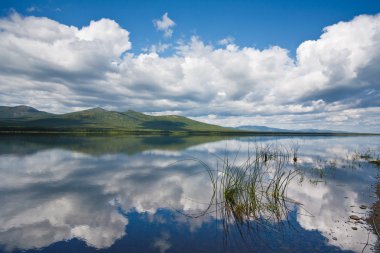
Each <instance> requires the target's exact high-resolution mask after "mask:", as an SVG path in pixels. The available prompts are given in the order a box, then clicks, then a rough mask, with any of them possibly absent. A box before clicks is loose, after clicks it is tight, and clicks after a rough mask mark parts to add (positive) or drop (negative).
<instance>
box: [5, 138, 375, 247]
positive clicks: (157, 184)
mask: <svg viewBox="0 0 380 253" xmlns="http://www.w3.org/2000/svg"><path fill="white" fill-rule="evenodd" d="M379 143H380V137H378V136H355V137H323V136H315V137H310V136H308V137H306V136H305V137H302V136H297V137H291V136H286V137H281V136H276V137H271V136H255V137H237V138H233V137H228V138H227V137H218V136H212V137H207V136H200V137H173V136H108V137H107V136H98V137H95V136H92V137H91V136H87V137H79V136H59V135H45V136H44V135H41V136H26V135H24V136H21V135H20V136H17V135H15V136H0V176H1V179H2V180H1V181H0V203H1V205H0V252H305V251H311V252H315V251H320V252H362V250H363V249H364V252H372V251H374V250H375V249H374V248H375V245H376V243H377V235H376V233H375V232H373V231H372V229H371V227H370V226H369V225H368V224H367V223H366V221H365V218H366V217H369V212H370V207H371V206H372V204H373V203H374V202H376V201H377V196H376V194H375V188H374V185H375V184H376V183H377V182H378V175H379V169H378V168H377V167H376V166H375V165H373V164H370V163H368V162H367V161H366V160H365V159H364V157H363V155H360V154H371V155H374V156H376V155H377V154H379V150H380V144H379ZM258 147H259V148H268V147H269V148H273V147H284V148H285V149H286V150H288V151H289V153H290V154H291V155H293V154H292V150H293V151H294V150H295V149H297V159H296V162H294V161H293V160H292V159H290V161H289V163H288V164H287V166H285V167H284V170H285V171H289V170H294V171H297V174H296V175H295V176H294V178H292V180H291V181H289V183H288V184H287V186H286V192H285V194H286V203H285V204H279V205H281V210H283V211H282V213H281V215H279V216H276V217H273V213H274V212H273V209H274V208H273V206H271V207H269V205H265V206H266V207H267V208H266V210H263V211H261V212H260V215H259V216H257V217H255V218H254V219H253V218H251V219H248V220H244V221H243V222H241V221H240V220H238V219H236V216H234V217H232V218H231V217H230V219H229V217H226V216H225V215H224V216H223V215H221V214H222V212H221V210H220V209H219V204H220V203H216V204H215V203H214V202H213V197H214V194H215V184H214V185H213V183H212V182H213V181H212V180H216V179H218V178H219V177H220V176H221V174H222V173H221V171H219V168H221V167H223V161H225V159H226V157H228V158H229V161H230V163H231V164H233V165H236V167H237V168H238V167H239V165H241V164H244V163H245V162H246V161H247V157H249V156H250V155H252V153H254V152H253V151H254V150H255V149H257V148H258ZM360 156H362V157H360ZM207 168H208V169H207ZM276 208H277V207H276ZM205 210H206V211H205ZM276 210H277V209H276ZM268 213H269V214H268ZM351 215H356V216H358V218H359V220H354V219H351V218H350V216H351ZM268 217H269V218H268Z"/></svg>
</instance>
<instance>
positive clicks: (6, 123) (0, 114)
mask: <svg viewBox="0 0 380 253" xmlns="http://www.w3.org/2000/svg"><path fill="white" fill-rule="evenodd" d="M0 130H1V131H42V132H45V131H58V132H61V131H62V132H96V131H115V132H116V131H126V132H128V131H138V132H234V130H231V129H228V128H224V127H220V126H216V125H210V124H206V123H202V122H199V121H195V120H191V119H188V118H186V117H182V116H176V115H168V116H150V115H146V114H143V113H139V112H135V111H131V110H129V111H126V112H115V111H107V110H104V109H102V108H93V109H89V110H84V111H78V112H72V113H66V114H51V113H47V112H42V111H38V110H36V109H34V108H32V107H27V106H17V107H6V106H2V107H0Z"/></svg>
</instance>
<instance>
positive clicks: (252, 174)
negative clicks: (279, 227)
mask: <svg viewBox="0 0 380 253" xmlns="http://www.w3.org/2000/svg"><path fill="white" fill-rule="evenodd" d="M288 150H289V149H288V148H286V147H284V146H279V145H267V146H264V147H259V146H256V147H255V149H254V152H253V154H251V153H250V152H248V159H247V160H245V162H243V163H242V164H240V165H238V166H236V165H235V160H234V161H232V162H231V160H230V159H229V158H228V156H225V157H224V158H223V160H222V164H221V166H218V168H217V171H218V175H219V176H218V177H217V179H216V181H215V182H214V184H215V190H216V191H217V193H216V206H217V207H218V209H219V213H220V214H221V216H222V217H221V218H223V220H225V221H226V222H227V223H228V222H230V221H235V222H237V223H240V224H243V223H249V222H250V221H252V220H258V219H260V220H263V219H264V220H277V221H278V220H280V219H283V218H284V217H286V215H287V212H288V209H287V205H286V204H287V203H289V202H293V203H294V201H291V200H290V199H288V198H287V196H286V190H287V187H288V185H289V183H290V182H291V180H292V179H293V178H294V177H295V176H296V175H297V174H298V170H297V169H296V168H295V167H294V166H293V165H292V164H291V161H294V160H293V159H294V156H293V154H292V153H290V152H289V151H288Z"/></svg>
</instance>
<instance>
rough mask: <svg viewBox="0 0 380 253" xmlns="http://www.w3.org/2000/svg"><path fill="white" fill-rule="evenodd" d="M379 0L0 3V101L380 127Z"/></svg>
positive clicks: (55, 108) (241, 121) (236, 121)
mask: <svg viewBox="0 0 380 253" xmlns="http://www.w3.org/2000/svg"><path fill="white" fill-rule="evenodd" d="M379 13H380V1H379V0H344V1H343V0H330V1H322V0H313V1H311V0H303V1H280V0H274V1H265V0H261V1H254V0H252V1H246V0H244V1H243V0H241V1H237V0H235V1H232V0H225V1H216V0H214V1H211V0H203V1H201V0H192V1H174V0H152V1H148V0H142V1H99V0H98V1H83V0H82V1H78V0H77V1H74V0H73V1H55V0H40V1H33V0H20V1H8V0H2V1H1V2H0V104H1V105H6V106H15V105H21V104H23V105H29V106H33V107H35V108H37V109H39V110H44V111H48V112H54V113H66V112H72V111H78V110H83V109H88V108H92V107H97V106H99V107H102V108H105V109H108V110H115V111H125V110H128V109H132V110H136V111H140V112H145V113H149V114H152V115H162V114H178V115H183V116H186V117H190V118H193V119H196V120H200V121H203V122H208V123H213V124H218V125H223V126H239V125H265V126H269V127H278V128H287V129H306V128H318V129H333V130H344V131H360V132H380V83H379V80H380V14H379Z"/></svg>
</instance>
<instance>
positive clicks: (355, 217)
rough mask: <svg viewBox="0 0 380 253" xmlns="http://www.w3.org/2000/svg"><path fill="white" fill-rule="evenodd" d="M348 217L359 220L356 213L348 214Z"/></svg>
mask: <svg viewBox="0 0 380 253" xmlns="http://www.w3.org/2000/svg"><path fill="white" fill-rule="evenodd" d="M350 219H353V220H360V217H359V216H357V215H354V214H353V215H350Z"/></svg>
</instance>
